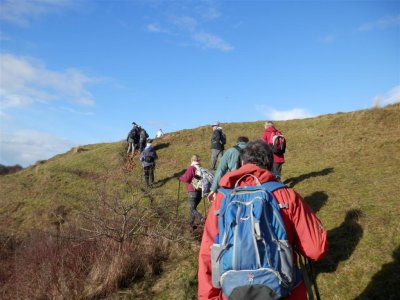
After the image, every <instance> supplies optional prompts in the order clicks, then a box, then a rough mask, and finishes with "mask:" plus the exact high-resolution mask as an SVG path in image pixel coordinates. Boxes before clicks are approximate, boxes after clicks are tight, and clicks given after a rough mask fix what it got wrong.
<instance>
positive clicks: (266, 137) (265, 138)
mask: <svg viewBox="0 0 400 300" xmlns="http://www.w3.org/2000/svg"><path fill="white" fill-rule="evenodd" d="M268 138H269V136H268V132H267V131H265V130H264V132H263V133H262V135H261V139H262V140H263V141H264V142H265V143H266V144H268V143H269V142H268Z"/></svg>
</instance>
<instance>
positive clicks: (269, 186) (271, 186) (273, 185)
mask: <svg viewBox="0 0 400 300" xmlns="http://www.w3.org/2000/svg"><path fill="white" fill-rule="evenodd" d="M261 186H262V187H263V188H264V189H265V190H266V191H267V192H269V193H270V194H271V195H272V197H273V198H274V199H275V197H274V195H273V194H272V193H273V192H274V191H276V190H278V189H281V188H284V187H287V186H286V185H285V184H283V183H282V182H279V181H268V182H265V183H263V184H262V185H261ZM275 202H276V203H277V205H278V206H279V208H288V207H289V206H288V204H287V203H278V201H276V199H275Z"/></svg>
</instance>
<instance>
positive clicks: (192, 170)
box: [179, 154, 204, 230]
mask: <svg viewBox="0 0 400 300" xmlns="http://www.w3.org/2000/svg"><path fill="white" fill-rule="evenodd" d="M199 167H200V157H199V156H198V155H196V154H194V155H193V156H192V159H191V163H190V166H189V167H188V168H187V169H186V172H185V174H183V175H182V176H181V177H179V180H180V181H182V182H186V183H187V184H188V185H187V192H188V203H189V224H190V226H191V228H192V229H193V230H194V229H196V228H197V226H196V225H195V223H194V222H195V219H196V218H198V219H199V220H200V223H203V222H204V218H203V216H202V214H201V213H199V212H198V211H197V206H198V205H199V203H200V202H201V190H199V191H198V190H196V189H195V188H194V187H193V184H192V181H193V178H195V176H199V175H196V169H197V168H199ZM197 179H200V178H197Z"/></svg>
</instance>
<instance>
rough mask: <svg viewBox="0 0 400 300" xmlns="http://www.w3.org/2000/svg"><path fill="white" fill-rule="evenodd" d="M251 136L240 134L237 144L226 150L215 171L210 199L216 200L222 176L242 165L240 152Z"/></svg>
mask: <svg viewBox="0 0 400 300" xmlns="http://www.w3.org/2000/svg"><path fill="white" fill-rule="evenodd" d="M248 142H249V138H248V137H246V136H239V137H238V139H237V141H236V145H235V146H233V147H232V148H229V149H228V150H226V151H225V153H224V155H223V156H222V158H221V161H220V163H219V165H218V168H217V171H215V175H214V180H213V183H212V185H211V189H210V191H211V192H210V194H209V195H208V199H209V200H210V201H213V200H215V195H216V192H217V189H218V183H219V180H220V179H221V177H222V176H224V175H225V174H226V173H228V172H230V171H233V170H236V169H238V168H240V167H241V166H242V160H241V157H240V152H241V151H243V149H244V148H246V146H247V143H248Z"/></svg>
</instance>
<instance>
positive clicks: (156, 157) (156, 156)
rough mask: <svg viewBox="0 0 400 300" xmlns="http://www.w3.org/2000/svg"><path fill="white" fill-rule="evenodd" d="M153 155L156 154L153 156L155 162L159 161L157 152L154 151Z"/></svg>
mask: <svg viewBox="0 0 400 300" xmlns="http://www.w3.org/2000/svg"><path fill="white" fill-rule="evenodd" d="M153 153H154V154H153V157H154V160H156V159H158V155H157V152H156V150H154V151H153Z"/></svg>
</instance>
